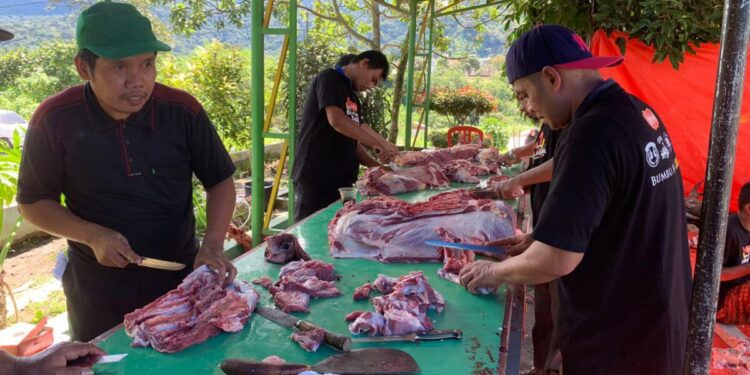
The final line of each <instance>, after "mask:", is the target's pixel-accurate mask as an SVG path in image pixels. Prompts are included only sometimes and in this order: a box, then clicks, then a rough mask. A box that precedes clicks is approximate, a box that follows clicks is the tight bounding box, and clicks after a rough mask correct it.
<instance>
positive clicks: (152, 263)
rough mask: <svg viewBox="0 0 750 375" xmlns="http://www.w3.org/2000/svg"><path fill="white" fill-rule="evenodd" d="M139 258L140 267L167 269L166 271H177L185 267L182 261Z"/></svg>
mask: <svg viewBox="0 0 750 375" xmlns="http://www.w3.org/2000/svg"><path fill="white" fill-rule="evenodd" d="M141 260H142V262H141V264H140V266H141V267H149V268H157V269H160V270H167V271H179V270H181V269H183V268H185V265H184V264H182V263H177V262H169V261H166V260H161V259H154V258H147V257H141Z"/></svg>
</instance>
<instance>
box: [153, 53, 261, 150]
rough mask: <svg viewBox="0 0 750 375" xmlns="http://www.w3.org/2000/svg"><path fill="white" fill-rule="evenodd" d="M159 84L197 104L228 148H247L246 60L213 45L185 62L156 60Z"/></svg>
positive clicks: (169, 58)
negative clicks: (186, 95)
mask: <svg viewBox="0 0 750 375" xmlns="http://www.w3.org/2000/svg"><path fill="white" fill-rule="evenodd" d="M159 57H160V59H159V60H160V61H159V63H160V67H159V81H160V82H163V83H164V84H166V85H169V86H173V87H177V88H180V89H183V90H185V91H187V92H189V93H191V94H192V95H193V96H195V97H196V98H197V99H198V101H200V102H201V104H202V105H203V108H204V109H205V110H206V112H207V113H208V116H209V118H210V119H211V122H213V124H214V126H216V129H217V131H218V132H219V135H220V136H221V139H222V140H223V141H224V143H225V144H226V145H227V146H229V147H234V148H237V149H248V148H249V147H250V131H249V129H250V121H251V118H250V117H251V111H250V102H251V90H250V68H249V67H250V57H249V56H248V54H247V53H243V52H242V51H241V50H240V49H239V48H237V47H232V46H228V45H226V44H222V43H219V42H217V41H213V42H211V43H209V44H207V45H205V46H203V47H200V48H197V49H196V50H195V51H193V53H192V54H190V56H188V57H187V58H186V59H176V58H174V56H172V55H165V56H159Z"/></svg>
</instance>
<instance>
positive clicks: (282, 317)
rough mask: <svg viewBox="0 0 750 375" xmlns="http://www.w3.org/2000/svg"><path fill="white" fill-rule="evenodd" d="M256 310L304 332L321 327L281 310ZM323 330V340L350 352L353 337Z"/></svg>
mask: <svg viewBox="0 0 750 375" xmlns="http://www.w3.org/2000/svg"><path fill="white" fill-rule="evenodd" d="M255 311H257V312H258V315H260V316H262V317H264V318H266V319H268V320H270V321H272V322H274V323H276V324H278V325H280V326H282V327H290V328H297V329H299V330H300V331H303V332H304V331H311V330H313V329H318V328H320V327H318V326H316V325H314V324H312V323H310V322H306V321H304V320H302V319H299V318H297V317H296V316H294V315H289V314H287V313H285V312H283V311H281V310H276V309H272V308H268V307H262V306H259V307H258V308H256V309H255ZM323 330H325V331H326V333H325V337H324V339H323V342H325V343H326V344H328V345H330V346H331V347H333V348H335V349H338V350H340V351H342V352H348V351H349V349H351V347H352V339H351V338H349V337H348V336H344V335H340V334H338V333H335V332H330V331H328V330H327V329H325V328H323Z"/></svg>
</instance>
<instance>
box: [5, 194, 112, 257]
mask: <svg viewBox="0 0 750 375" xmlns="http://www.w3.org/2000/svg"><path fill="white" fill-rule="evenodd" d="M18 211H19V212H20V213H21V216H23V218H24V219H26V220H28V221H29V222H30V223H32V224H34V225H36V226H37V227H39V228H40V229H42V230H43V231H45V232H47V233H50V234H53V235H56V236H59V237H64V238H67V239H70V240H72V241H75V242H80V243H83V244H86V245H88V246H90V247H91V246H92V244H93V241H94V239H95V238H97V236H99V235H100V234H101V232H102V231H104V230H106V228H104V227H102V226H100V225H98V224H95V223H92V222H90V221H87V220H84V219H82V218H80V217H79V216H77V215H75V214H73V213H72V212H70V210H68V209H67V208H65V207H63V206H62V205H61V204H60V203H59V202H55V201H53V200H50V199H43V200H40V201H36V202H34V203H30V204H19V205H18Z"/></svg>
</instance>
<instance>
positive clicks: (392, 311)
mask: <svg viewBox="0 0 750 375" xmlns="http://www.w3.org/2000/svg"><path fill="white" fill-rule="evenodd" d="M373 284H376V285H380V287H379V288H378V290H379V291H381V292H382V293H385V294H384V295H382V296H379V297H375V298H373V299H372V304H373V306H374V307H375V311H355V312H353V313H351V314H348V315H347V316H346V319H347V320H353V321H352V323H350V324H349V331H350V332H351V333H353V334H367V335H370V336H375V335H378V334H380V335H383V336H394V335H406V334H409V333H413V332H424V331H429V330H431V329H432V321H431V320H430V318H429V317H427V311H428V310H431V309H432V310H435V311H437V312H438V313H439V312H441V311H443V308H445V300H444V299H443V296H442V295H441V294H440V293H438V292H437V291H435V290H434V289H432V287H431V286H430V283H429V282H428V281H427V279H426V278H425V276H424V274H423V273H422V272H412V273H410V274H408V275H404V276H401V277H400V278H398V279H394V278H389V277H388V276H385V275H378V279H377V280H376V281H375V282H374V283H373Z"/></svg>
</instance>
